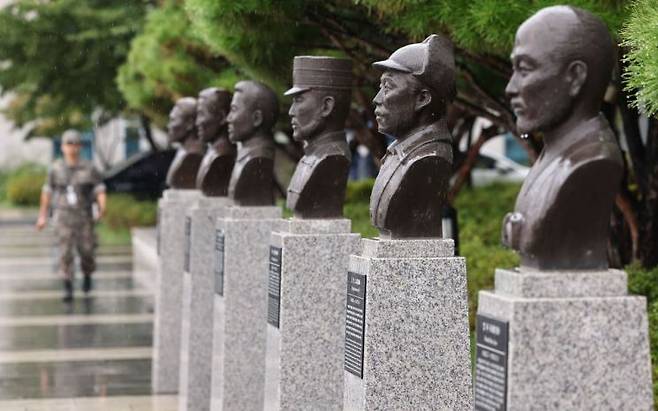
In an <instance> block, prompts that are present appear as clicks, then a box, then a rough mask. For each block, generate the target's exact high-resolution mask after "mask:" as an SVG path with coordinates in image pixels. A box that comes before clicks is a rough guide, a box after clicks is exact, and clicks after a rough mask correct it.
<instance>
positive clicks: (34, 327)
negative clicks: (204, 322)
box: [0, 211, 177, 411]
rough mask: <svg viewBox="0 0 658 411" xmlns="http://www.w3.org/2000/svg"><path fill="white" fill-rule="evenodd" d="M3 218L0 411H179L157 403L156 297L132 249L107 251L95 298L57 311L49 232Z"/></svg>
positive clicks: (12, 215) (168, 401) (162, 400)
mask: <svg viewBox="0 0 658 411" xmlns="http://www.w3.org/2000/svg"><path fill="white" fill-rule="evenodd" d="M35 217H36V216H35V215H33V214H30V213H27V214H26V213H21V212H15V211H12V212H6V211H4V212H3V211H0V410H2V411H19V410H20V411H27V410H29V411H46V410H47V411H83V410H84V411H96V410H98V411H104V410H108V411H109V410H111V411H174V410H176V409H177V399H176V397H175V396H152V395H151V351H152V348H151V346H152V320H153V314H152V310H153V307H152V305H153V296H152V295H151V294H150V293H149V292H148V291H147V290H146V289H143V288H140V287H139V286H138V285H137V284H136V283H135V282H134V281H133V278H132V273H131V267H132V262H131V255H130V248H129V247H125V246H113V247H101V248H100V249H99V250H98V255H99V257H98V267H99V269H98V271H97V273H96V275H95V283H94V285H95V289H94V290H93V291H92V292H91V293H90V295H88V296H84V295H83V293H82V292H81V291H80V284H81V279H80V277H79V276H78V277H77V278H76V283H75V285H76V296H75V301H74V302H73V303H72V304H65V303H63V302H62V301H61V297H62V284H61V279H60V278H59V277H58V276H57V274H56V272H55V257H56V251H55V248H54V239H53V233H52V230H45V231H44V232H42V233H37V232H36V230H35V229H34V226H33V224H34V221H35V220H34V219H35Z"/></svg>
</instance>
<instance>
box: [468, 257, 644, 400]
mask: <svg viewBox="0 0 658 411" xmlns="http://www.w3.org/2000/svg"><path fill="white" fill-rule="evenodd" d="M477 322H478V333H479V334H478V339H477V341H478V345H477V359H476V383H475V405H476V409H477V410H485V409H486V410H489V409H492V410H497V409H507V410H527V409H528V408H529V404H532V409H538V410H548V409H551V410H553V409H555V410H558V409H559V410H652V409H653V396H652V391H651V360H650V354H649V338H648V323H647V307H646V300H645V298H644V297H639V296H631V295H628V294H627V284H626V273H624V272H623V271H619V270H606V271H599V272H588V271H582V272H537V271H523V272H521V271H518V270H497V271H496V288H495V290H493V291H481V292H480V297H479V307H478V321H477Z"/></svg>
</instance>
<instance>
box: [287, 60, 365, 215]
mask: <svg viewBox="0 0 658 411" xmlns="http://www.w3.org/2000/svg"><path fill="white" fill-rule="evenodd" d="M351 87H352V61H351V60H347V59H340V58H334V57H320V56H318V57H314V56H297V57H295V60H294V63H293V87H292V88H291V89H290V90H288V91H287V92H286V93H285V95H286V96H292V97H293V101H292V105H291V106H290V110H289V111H288V115H289V116H290V122H291V125H292V130H293V138H294V139H295V140H296V141H303V142H304V144H305V145H304V156H303V157H302V159H301V160H300V161H299V163H298V164H297V168H296V169H295V173H294V174H293V176H292V179H291V180H290V185H289V186H288V198H287V206H288V208H289V209H291V210H292V211H293V213H294V216H295V217H299V218H336V217H341V216H342V215H343V203H344V201H345V186H346V184H347V176H348V173H349V168H350V162H351V153H350V149H349V146H348V145H347V141H346V139H345V121H346V120H347V116H348V114H349V110H350V101H351V97H352V93H351Z"/></svg>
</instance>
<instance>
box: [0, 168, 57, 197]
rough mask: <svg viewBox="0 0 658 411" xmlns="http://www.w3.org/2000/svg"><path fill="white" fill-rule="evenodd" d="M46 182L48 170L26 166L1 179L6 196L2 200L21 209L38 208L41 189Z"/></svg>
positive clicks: (6, 174)
mask: <svg viewBox="0 0 658 411" xmlns="http://www.w3.org/2000/svg"><path fill="white" fill-rule="evenodd" d="M45 180H46V169H45V168H44V167H42V166H38V165H32V164H29V165H24V166H21V167H19V168H17V169H15V170H12V171H10V172H7V173H4V174H3V176H2V178H0V185H1V187H2V191H3V192H4V195H2V196H0V197H2V198H0V200H4V201H8V202H9V203H10V204H11V205H15V206H20V207H36V206H38V205H39V198H40V196H41V187H43V183H44V181H45Z"/></svg>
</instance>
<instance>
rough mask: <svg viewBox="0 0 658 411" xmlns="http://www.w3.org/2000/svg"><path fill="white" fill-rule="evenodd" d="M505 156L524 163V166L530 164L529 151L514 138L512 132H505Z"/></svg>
mask: <svg viewBox="0 0 658 411" xmlns="http://www.w3.org/2000/svg"><path fill="white" fill-rule="evenodd" d="M505 156H507V157H508V158H510V159H511V160H513V161H514V162H516V163H519V164H523V165H524V166H529V165H530V159H529V158H528V153H527V152H526V151H525V149H524V148H523V147H522V146H521V144H520V143H519V142H518V141H517V139H516V138H514V136H513V135H512V133H505Z"/></svg>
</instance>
